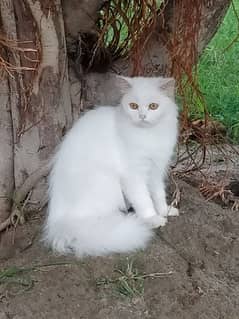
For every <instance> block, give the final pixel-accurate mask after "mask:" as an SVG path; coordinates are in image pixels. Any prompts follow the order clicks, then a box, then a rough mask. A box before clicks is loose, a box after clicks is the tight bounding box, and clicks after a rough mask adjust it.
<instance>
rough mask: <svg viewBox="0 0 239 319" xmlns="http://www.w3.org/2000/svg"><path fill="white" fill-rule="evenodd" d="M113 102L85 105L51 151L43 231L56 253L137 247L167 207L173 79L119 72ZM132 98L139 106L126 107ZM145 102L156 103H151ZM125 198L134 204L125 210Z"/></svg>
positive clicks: (174, 131)
mask: <svg viewBox="0 0 239 319" xmlns="http://www.w3.org/2000/svg"><path fill="white" fill-rule="evenodd" d="M118 80H119V83H120V86H121V88H122V90H123V91H124V93H123V97H122V101H121V104H120V105H119V106H118V107H110V106H106V107H99V108H97V109H95V110H92V111H89V112H87V113H86V114H85V115H84V116H82V117H81V118H80V120H79V121H78V122H77V123H76V124H75V125H74V126H73V128H72V129H71V130H70V132H69V133H68V134H67V136H66V138H65V139H64V141H63V143H62V144H61V147H60V149H59V151H58V153H57V154H56V157H55V161H54V167H53V170H52V173H51V176H50V193H49V196H50V203H49V214H48V217H47V221H46V226H45V232H44V238H45V240H46V242H47V243H48V244H49V245H50V246H51V247H52V248H53V249H54V250H56V251H58V252H60V253H63V254H64V253H73V254H75V255H76V256H83V255H105V254H108V253H112V252H127V251H132V250H135V249H137V248H142V247H144V246H145V245H146V244H147V242H148V241H149V240H150V238H151V237H152V228H154V227H158V226H162V225H164V224H165V223H166V221H167V215H168V214H171V215H177V210H176V209H175V208H171V210H170V209H169V208H168V206H167V204H166V197H165V190H164V176H165V172H166V170H167V166H168V164H169V161H170V157H171V156H172V153H173V149H174V146H175V144H176V139H177V107H176V105H175V103H174V101H173V99H171V98H170V97H169V96H171V93H172V90H173V86H174V81H173V80H172V79H164V78H143V77H136V78H119V79H118ZM132 102H134V103H137V104H138V106H139V107H138V109H136V110H133V109H131V108H130V106H129V104H130V103H132ZM150 103H158V105H159V107H158V108H157V109H156V110H151V109H149V104H150ZM126 202H129V203H130V204H131V205H132V206H133V207H134V209H135V212H136V213H135V214H128V213H124V212H126V211H127V207H126V206H127V205H126Z"/></svg>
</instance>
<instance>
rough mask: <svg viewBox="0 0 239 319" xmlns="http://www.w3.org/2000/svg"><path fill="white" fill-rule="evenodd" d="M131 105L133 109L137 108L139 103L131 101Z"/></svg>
mask: <svg viewBox="0 0 239 319" xmlns="http://www.w3.org/2000/svg"><path fill="white" fill-rule="evenodd" d="M129 106H130V108H131V109H132V110H137V109H138V108H139V106H138V104H137V103H129Z"/></svg>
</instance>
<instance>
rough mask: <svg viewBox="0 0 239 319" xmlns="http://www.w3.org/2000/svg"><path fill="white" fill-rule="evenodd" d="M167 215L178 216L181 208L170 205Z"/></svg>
mask: <svg viewBox="0 0 239 319" xmlns="http://www.w3.org/2000/svg"><path fill="white" fill-rule="evenodd" d="M167 215H168V216H178V215H179V210H178V209H177V208H176V207H173V206H169V207H168V214H167Z"/></svg>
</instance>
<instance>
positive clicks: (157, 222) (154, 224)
mask: <svg viewBox="0 0 239 319" xmlns="http://www.w3.org/2000/svg"><path fill="white" fill-rule="evenodd" d="M143 221H144V223H146V224H147V225H148V226H149V227H150V228H158V227H160V226H165V225H166V223H167V218H166V217H162V216H160V215H154V216H151V217H147V218H144V219H143Z"/></svg>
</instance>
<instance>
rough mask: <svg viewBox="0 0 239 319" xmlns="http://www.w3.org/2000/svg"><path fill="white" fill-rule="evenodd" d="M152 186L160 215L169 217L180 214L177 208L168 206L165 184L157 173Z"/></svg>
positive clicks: (156, 207)
mask: <svg viewBox="0 0 239 319" xmlns="http://www.w3.org/2000/svg"><path fill="white" fill-rule="evenodd" d="M150 188H151V196H152V199H153V203H154V206H155V209H156V211H157V213H158V214H159V215H160V216H163V217H167V216H178V215H179V212H178V209H177V208H175V207H172V206H168V204H167V201H166V192H165V185H164V181H163V179H162V178H160V177H157V175H156V176H153V177H152V180H151V183H150Z"/></svg>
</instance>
